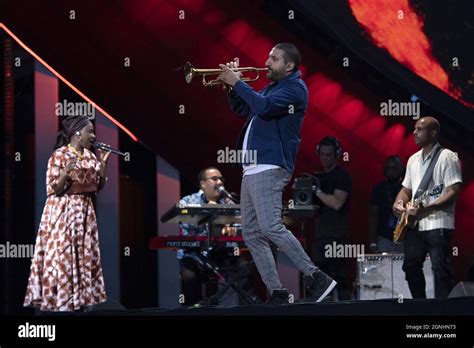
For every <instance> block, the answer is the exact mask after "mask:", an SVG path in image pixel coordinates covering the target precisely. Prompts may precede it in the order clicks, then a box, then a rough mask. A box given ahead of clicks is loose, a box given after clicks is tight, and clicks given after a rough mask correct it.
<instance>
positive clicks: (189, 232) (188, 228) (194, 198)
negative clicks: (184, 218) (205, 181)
mask: <svg viewBox="0 0 474 348" xmlns="http://www.w3.org/2000/svg"><path fill="white" fill-rule="evenodd" d="M217 203H218V204H233V202H232V201H230V200H228V199H226V198H221V199H220V200H219V201H218V202H217ZM178 204H179V205H183V204H208V201H207V199H206V195H205V194H204V191H202V190H199V192H196V193H193V194H191V195H189V196H185V197H183V198H181V199H180V201H179V203H178ZM179 225H180V227H181V234H182V235H183V236H206V235H207V229H206V227H205V226H194V225H190V224H186V223H182V222H180V224H179Z"/></svg>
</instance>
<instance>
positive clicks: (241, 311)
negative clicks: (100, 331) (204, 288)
mask: <svg viewBox="0 0 474 348" xmlns="http://www.w3.org/2000/svg"><path fill="white" fill-rule="evenodd" d="M80 315H114V316H115V315H137V316H143V315H157V316H229V315H230V316H276V315H284V316H306V315H309V316H346V315H347V316H371V315H374V316H407V315H408V316H426V315H430V316H431V315H433V316H466V315H467V316H472V315H474V297H457V298H450V299H445V300H440V299H428V300H420V299H415V300H413V299H407V300H404V301H403V303H399V302H398V300H397V299H386V300H373V301H345V302H321V303H295V304H288V305H281V306H270V305H264V304H262V305H253V306H233V307H220V306H210V307H197V308H194V307H193V308H188V307H180V308H175V309H162V308H142V309H111V308H107V303H105V304H103V305H98V306H96V307H95V308H94V309H93V310H92V311H91V312H87V313H81V314H80Z"/></svg>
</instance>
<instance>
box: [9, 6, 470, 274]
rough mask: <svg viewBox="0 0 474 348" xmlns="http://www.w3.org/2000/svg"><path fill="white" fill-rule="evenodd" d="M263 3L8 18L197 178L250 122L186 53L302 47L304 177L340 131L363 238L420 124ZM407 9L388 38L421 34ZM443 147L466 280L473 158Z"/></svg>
mask: <svg viewBox="0 0 474 348" xmlns="http://www.w3.org/2000/svg"><path fill="white" fill-rule="evenodd" d="M262 4H263V1H253V2H247V3H242V4H239V5H236V3H234V2H222V1H217V0H215V1H214V0H210V1H204V0H201V1H196V0H192V1H191V0H187V1H183V0H181V1H179V0H178V1H170V0H168V1H167V0H161V1H155V0H142V1H132V0H119V1H116V6H114V7H113V8H111V7H107V6H106V5H101V4H98V3H94V5H93V6H92V5H90V4H89V3H87V2H86V3H85V4H83V5H77V6H76V9H77V13H78V14H81V16H80V19H81V20H80V21H76V22H74V23H72V24H71V23H70V22H69V21H68V20H67V19H61V18H63V17H64V13H65V11H66V13H67V11H68V7H65V6H64V5H63V7H60V5H58V6H56V7H54V8H51V9H48V11H45V10H44V8H43V7H42V6H41V5H39V4H33V5H31V4H29V5H28V6H29V10H28V11H24V12H22V16H26V17H25V18H23V17H22V18H20V17H18V16H19V15H18V14H17V15H15V13H19V12H18V11H15V12H12V14H11V16H9V18H10V22H11V23H9V22H8V21H6V22H5V23H6V24H7V26H8V27H9V28H10V29H11V30H12V31H14V32H15V33H16V34H17V35H18V36H19V37H20V38H22V39H23V40H24V41H25V42H26V43H29V44H30V46H31V47H32V48H33V49H34V50H35V51H36V52H37V53H38V54H39V55H40V56H41V57H42V58H44V59H45V60H46V61H47V62H48V63H49V64H50V65H51V66H53V67H54V68H55V69H57V70H58V71H59V72H60V73H63V75H64V76H65V77H66V78H68V79H69V80H70V81H71V82H72V83H74V84H75V85H76V86H77V87H78V88H79V89H81V90H82V91H83V92H85V94H86V95H88V96H89V97H90V98H91V99H92V100H94V101H95V102H96V103H97V104H99V105H101V106H102V107H103V108H104V109H105V110H106V111H108V112H110V114H111V115H112V116H114V117H116V118H117V119H118V120H119V121H120V122H121V123H123V124H124V125H126V126H127V127H128V128H129V129H130V130H131V131H132V132H133V133H134V134H135V135H137V136H138V138H139V139H141V140H142V141H143V142H144V143H146V144H147V145H148V146H150V147H151V148H152V149H153V150H155V151H156V152H157V153H159V154H160V155H161V156H163V157H164V158H165V159H166V160H168V161H169V162H170V163H171V164H173V165H174V166H176V167H177V168H178V169H179V170H180V171H181V173H182V174H183V176H184V177H185V178H187V179H188V180H193V179H194V177H195V176H196V174H197V172H198V171H199V170H200V169H201V168H203V167H204V166H207V165H215V164H216V158H217V150H219V149H223V148H225V147H226V146H228V147H233V146H234V143H235V139H236V137H237V134H238V132H239V130H240V128H241V126H242V124H243V121H242V120H240V119H239V118H238V117H235V116H233V115H232V114H231V113H230V111H229V109H228V105H227V101H226V99H225V96H224V95H223V93H222V91H221V90H220V89H219V88H212V89H211V88H204V87H202V86H201V85H200V82H199V81H193V83H192V84H191V85H187V84H186V83H185V82H184V78H183V76H182V72H181V71H176V70H175V69H176V68H178V67H179V66H182V65H183V64H184V63H185V62H186V61H188V60H189V61H191V62H192V63H193V64H194V65H195V66H196V67H200V68H214V67H217V66H218V64H219V63H222V62H225V61H228V60H231V59H232V58H234V57H237V56H238V57H240V59H241V64H242V65H245V66H256V67H261V66H262V65H263V63H264V61H265V59H266V57H267V55H268V52H269V50H270V49H271V47H272V46H273V45H274V44H275V43H277V42H280V41H289V42H294V43H295V44H296V45H298V46H299V47H300V49H301V51H302V54H303V67H302V70H303V72H304V80H305V81H306V83H307V85H308V88H309V93H310V103H309V106H308V112H307V116H306V118H305V122H304V125H303V130H302V138H303V141H302V144H301V148H300V152H299V154H298V161H297V169H296V174H298V173H300V172H303V171H304V172H308V171H313V170H320V168H321V167H320V165H319V163H318V159H317V157H316V155H315V151H314V149H315V145H316V144H317V142H318V141H319V140H320V139H321V138H322V137H323V136H325V135H335V136H337V137H338V138H339V139H340V141H341V144H342V146H343V148H344V151H346V152H347V153H348V155H349V161H348V162H345V163H343V166H344V167H345V168H347V169H348V170H349V171H350V173H351V175H352V180H353V192H352V199H351V206H350V215H351V222H352V240H353V242H357V243H365V242H366V241H367V215H368V213H367V210H368V209H367V208H368V201H369V196H370V190H371V188H372V187H373V186H374V185H375V184H376V183H377V182H378V181H380V180H381V179H382V163H383V160H384V158H385V157H387V156H389V155H393V154H398V155H400V156H401V157H402V159H404V160H406V159H407V158H408V157H409V156H410V155H411V154H412V153H414V152H415V151H416V150H417V148H416V146H415V144H414V142H413V138H412V136H411V131H412V128H413V125H414V123H415V121H413V120H411V119H409V118H403V119H402V118H384V117H381V116H379V115H378V112H379V105H380V102H381V101H382V100H379V99H378V97H376V96H375V94H373V93H372V92H371V91H369V90H367V88H365V87H364V86H363V84H361V83H359V82H358V81H355V80H354V79H353V78H352V77H351V71H350V69H343V68H342V66H340V65H335V64H334V63H331V62H330V61H329V60H328V59H327V57H325V56H323V55H321V54H319V53H318V52H317V51H315V50H313V49H311V48H310V46H309V45H307V44H305V43H304V42H302V41H301V40H300V39H299V38H298V37H295V36H294V35H292V34H291V33H289V32H288V31H287V30H286V29H285V28H284V27H283V26H282V25H281V24H280V23H278V22H277V21H275V20H273V19H271V18H270V17H269V16H267V15H266V14H265V13H264V12H263V11H262V8H261V5H262ZM351 4H352V5H353V6H354V8H356V10H355V13H357V14H356V17H357V18H358V19H359V18H365V19H364V20H362V19H360V20H361V22H362V23H364V25H365V26H367V28H369V27H370V25H372V24H371V23H373V21H371V20H370V19H368V18H367V17H364V11H365V10H364V7H363V5H362V2H358V1H352V2H351ZM32 6H33V7H32ZM92 13H94V15H92ZM40 14H43V16H42V15H40ZM98 14H101V20H100V21H98V20H97V16H98ZM46 15H47V16H48V18H50V20H49V21H42V25H41V26H38V25H36V23H38V21H39V19H38V18H46V17H45V16H46ZM405 15H406V16H407V17H408V18H409V19H410V23H411V24H410V26H407V27H404V29H403V32H401V33H398V34H397V33H392V34H391V36H390V37H394V38H397V35H398V36H400V38H402V37H404V36H405V37H406V36H407V35H408V36H414V35H415V34H413V32H412V31H409V32H406V30H414V31H416V30H418V28H419V26H420V24H419V22H417V20H418V19H419V18H418V17H416V16H415V14H412V13H411V12H410V10H409V8H407V9H406V11H405ZM183 16H184V17H183ZM379 17H380V16H379ZM58 23H60V24H58ZM388 24H390V23H388ZM58 25H60V28H61V30H58V29H57V28H58ZM383 25H387V23H380V27H376V28H375V29H374V40H378V42H381V43H382V44H383V45H390V48H389V46H384V47H385V48H386V49H387V50H389V51H390V52H391V53H392V50H393V52H394V53H393V54H394V55H397V54H399V55H400V59H402V60H403V59H405V60H404V61H403V63H404V64H408V65H409V64H414V63H413V62H411V61H409V60H407V59H409V58H410V59H411V58H412V57H411V55H409V56H404V55H402V53H401V52H402V51H403V50H400V48H397V47H400V46H396V44H397V43H398V41H397V40H393V41H394V44H395V46H394V47H392V41H390V40H386V38H385V37H383V36H379V34H378V33H379V32H381V31H386V30H387V27H385V26H383ZM388 26H390V25H388ZM392 27H394V28H392V29H395V28H397V27H395V26H392ZM413 44H414V45H417V46H416V47H417V49H418V48H420V49H421V51H422V52H421V53H420V55H416V57H413V58H416V59H417V62H421V63H420V64H421V65H420V66H421V67H422V69H421V70H420V74H423V75H422V76H423V77H425V78H426V79H427V80H429V81H430V82H432V83H433V84H438V83H440V87H439V88H441V89H443V90H445V91H446V92H447V93H454V94H455V90H453V89H451V87H450V86H449V83H447V82H446V79H445V78H443V73H442V69H440V68H439V67H436V64H433V63H432V57H431V56H430V53H429V50H428V49H426V47H427V46H426V45H427V44H429V43H428V42H427V41H426V40H425V39H424V38H423V36H422V35H421V34H420V35H419V37H418V36H417V39H416V40H415V41H413ZM124 57H130V58H131V67H130V69H124V68H123V59H124ZM263 80H264V79H263ZM263 80H260V81H259V82H258V83H255V84H253V86H255V88H257V89H258V88H260V87H262V86H263V85H264V84H265V83H266V82H267V81H263ZM181 105H183V106H184V107H185V109H186V113H185V114H184V115H181V114H179V112H178V110H179V106H181ZM443 145H444V146H446V147H449V148H451V149H452V150H453V151H456V152H458V153H459V156H460V158H461V160H462V162H463V175H464V179H465V183H464V186H463V191H462V193H461V197H460V199H459V202H458V208H457V231H456V235H455V238H454V244H455V245H456V246H459V247H460V249H459V256H458V257H456V258H454V264H455V266H456V268H455V270H456V276H457V279H461V278H464V276H465V273H466V271H467V266H468V264H469V261H470V257H471V255H472V254H473V252H474V238H473V237H472V234H471V232H470V226H472V225H474V221H473V220H474V215H473V214H472V211H473V208H474V207H473V203H472V202H471V201H472V200H471V199H470V197H472V194H473V193H474V187H473V186H474V185H473V183H472V177H473V170H472V165H471V163H473V161H472V160H473V159H472V155H471V154H468V153H465V151H464V149H463V146H462V144H461V143H459V144H449V143H446V142H443ZM220 167H221V168H222V171H223V173H224V175H225V176H227V177H228V178H229V180H228V184H226V185H227V186H228V189H230V190H232V191H237V190H238V187H239V184H240V179H239V178H240V172H239V170H238V169H237V168H233V167H230V166H229V165H221V166H220ZM185 193H188V192H185ZM461 246H462V247H461Z"/></svg>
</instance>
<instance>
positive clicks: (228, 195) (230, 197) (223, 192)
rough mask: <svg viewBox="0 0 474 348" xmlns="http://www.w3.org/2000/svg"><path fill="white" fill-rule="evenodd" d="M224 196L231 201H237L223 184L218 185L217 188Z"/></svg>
mask: <svg viewBox="0 0 474 348" xmlns="http://www.w3.org/2000/svg"><path fill="white" fill-rule="evenodd" d="M218 190H219V191H220V192H221V193H222V194H223V195H224V196H226V197H227V198H229V199H230V200H231V201H232V202H234V203H237V204H238V203H239V200H238V199H236V198H234V196H232V194H231V193H230V192H229V191H227V190H226V189H225V188H224V186H219V189H218Z"/></svg>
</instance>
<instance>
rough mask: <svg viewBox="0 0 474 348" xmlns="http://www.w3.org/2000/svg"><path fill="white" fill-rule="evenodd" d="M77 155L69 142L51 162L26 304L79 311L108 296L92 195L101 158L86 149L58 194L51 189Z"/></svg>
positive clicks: (58, 309) (95, 190) (57, 151)
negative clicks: (68, 180) (67, 182)
mask: <svg viewBox="0 0 474 348" xmlns="http://www.w3.org/2000/svg"><path fill="white" fill-rule="evenodd" d="M76 158H77V155H76V154H75V153H74V152H73V151H72V150H71V149H70V148H68V147H67V146H63V147H61V148H59V149H57V150H56V151H55V152H54V153H53V155H52V156H51V158H50V159H49V162H48V170H47V173H46V190H47V195H48V197H47V199H46V204H45V207H44V210H43V215H42V217H41V222H40V226H39V230H38V236H37V238H36V246H35V253H34V256H33V259H32V264H31V273H30V277H29V280H28V287H27V289H26V296H25V301H24V304H23V305H24V306H34V307H40V309H41V310H43V311H75V310H81V309H83V308H84V307H85V306H90V305H94V304H97V303H100V302H104V301H105V300H106V294H105V288H104V279H103V276H102V268H101V263H100V250H99V235H98V229H97V220H96V215H95V211H94V207H93V204H92V196H93V195H94V194H95V193H96V192H97V190H98V185H99V168H100V162H99V161H98V160H97V158H96V156H95V155H94V153H93V152H91V151H89V150H87V149H84V153H83V156H82V158H80V160H79V162H78V163H77V166H76V168H75V169H73V170H72V172H71V173H70V177H71V179H72V181H71V182H70V183H69V184H68V185H67V186H66V188H65V191H64V192H63V193H61V194H59V195H56V194H55V193H54V190H53V187H54V186H55V183H56V180H57V179H58V178H59V176H60V175H61V173H62V172H63V170H64V169H65V168H66V165H67V164H68V163H69V162H70V161H72V160H73V159H76Z"/></svg>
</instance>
